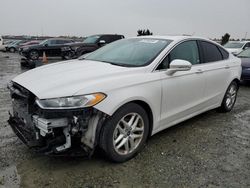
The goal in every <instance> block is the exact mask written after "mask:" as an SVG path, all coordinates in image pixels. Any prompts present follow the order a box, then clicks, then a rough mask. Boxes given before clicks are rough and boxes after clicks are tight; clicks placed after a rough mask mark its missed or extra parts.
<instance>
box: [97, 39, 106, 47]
mask: <svg viewBox="0 0 250 188" xmlns="http://www.w3.org/2000/svg"><path fill="white" fill-rule="evenodd" d="M98 44H99V45H100V46H103V45H105V44H106V41H105V40H100V41H99V43H98Z"/></svg>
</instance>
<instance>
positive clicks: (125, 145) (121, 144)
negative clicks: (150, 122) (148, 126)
mask: <svg viewBox="0 0 250 188" xmlns="http://www.w3.org/2000/svg"><path fill="white" fill-rule="evenodd" d="M143 135H144V121H143V119H142V117H141V116H140V115H139V114H138V113H129V114H127V115H125V116H124V117H123V118H121V120H120V121H119V122H118V124H117V125H116V128H115V130H114V133H113V146H114V148H115V151H116V152H117V153H118V154H120V155H127V154H129V153H132V152H133V151H135V150H136V148H137V147H138V146H139V144H140V143H141V141H142V138H143Z"/></svg>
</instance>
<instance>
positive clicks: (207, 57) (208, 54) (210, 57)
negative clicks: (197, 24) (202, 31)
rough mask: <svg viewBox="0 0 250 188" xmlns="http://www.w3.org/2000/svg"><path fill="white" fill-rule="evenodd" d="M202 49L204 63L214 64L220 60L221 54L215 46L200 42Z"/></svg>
mask: <svg viewBox="0 0 250 188" xmlns="http://www.w3.org/2000/svg"><path fill="white" fill-rule="evenodd" d="M201 46H202V49H203V56H204V63H209V62H215V61H220V60H222V59H223V58H222V54H221V52H220V50H219V49H218V47H217V46H216V45H215V44H212V43H210V42H206V41H201Z"/></svg>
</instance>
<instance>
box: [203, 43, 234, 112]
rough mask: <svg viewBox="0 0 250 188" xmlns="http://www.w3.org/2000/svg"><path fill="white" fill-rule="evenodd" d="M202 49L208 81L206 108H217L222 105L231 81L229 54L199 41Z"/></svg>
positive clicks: (204, 71) (212, 44)
mask: <svg viewBox="0 0 250 188" xmlns="http://www.w3.org/2000/svg"><path fill="white" fill-rule="evenodd" d="M199 45H200V48H201V49H202V61H201V63H202V65H203V73H204V75H205V80H206V90H205V99H206V103H204V108H205V107H209V106H210V107H215V106H218V105H219V104H220V102H221V101H222V98H223V96H224V93H225V91H226V88H227V87H228V80H229V79H230V64H229V62H228V57H229V54H228V52H226V51H225V50H224V49H223V48H221V47H220V46H218V45H216V44H214V43H211V42H208V41H199Z"/></svg>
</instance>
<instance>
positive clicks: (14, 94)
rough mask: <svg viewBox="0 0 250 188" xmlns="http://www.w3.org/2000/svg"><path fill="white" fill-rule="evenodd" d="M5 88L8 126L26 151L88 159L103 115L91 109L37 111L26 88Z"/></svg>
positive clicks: (97, 136)
mask: <svg viewBox="0 0 250 188" xmlns="http://www.w3.org/2000/svg"><path fill="white" fill-rule="evenodd" d="M8 88H9V90H10V93H11V98H12V105H13V112H10V113H9V114H10V118H9V120H8V123H9V124H10V126H11V127H12V129H13V131H14V132H15V133H16V135H17V136H18V137H19V138H20V139H21V140H22V142H23V143H25V144H26V145H27V146H28V147H29V148H32V149H34V150H35V151H36V152H38V153H44V154H52V155H88V156H91V154H92V153H93V152H94V149H95V147H96V145H97V143H98V139H99V133H100V130H101V125H102V124H103V122H104V121H105V119H106V118H107V115H106V114H104V113H102V112H100V111H98V110H96V109H95V108H93V107H88V108H82V109H72V110H52V109H49V110H45V109H41V108H39V106H38V105H37V104H36V103H35V98H36V96H35V95H34V94H33V93H31V92H30V91H28V90H27V89H25V88H23V87H22V86H20V85H18V84H16V83H12V84H11V85H9V86H8Z"/></svg>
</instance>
